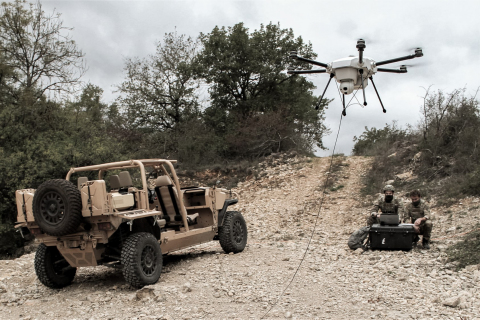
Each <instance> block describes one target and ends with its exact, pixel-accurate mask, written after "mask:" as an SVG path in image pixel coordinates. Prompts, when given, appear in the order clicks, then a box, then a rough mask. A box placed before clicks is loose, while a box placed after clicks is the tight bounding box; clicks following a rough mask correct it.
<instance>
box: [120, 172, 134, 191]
mask: <svg viewBox="0 0 480 320" xmlns="http://www.w3.org/2000/svg"><path fill="white" fill-rule="evenodd" d="M118 178H119V180H120V188H119V189H118V192H119V193H127V192H128V188H129V187H132V186H133V182H132V178H131V177H130V173H129V172H128V171H122V172H120V173H119V174H118Z"/></svg>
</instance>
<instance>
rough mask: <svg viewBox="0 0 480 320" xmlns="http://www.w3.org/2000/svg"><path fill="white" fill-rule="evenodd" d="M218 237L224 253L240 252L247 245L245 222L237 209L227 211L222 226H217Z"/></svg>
mask: <svg viewBox="0 0 480 320" xmlns="http://www.w3.org/2000/svg"><path fill="white" fill-rule="evenodd" d="M218 239H219V240H220V245H221V246H222V249H223V251H225V252H226V253H230V252H233V253H237V252H242V251H243V249H245V246H246V245H247V224H246V223H245V219H243V216H242V214H241V213H240V212H238V211H227V212H226V213H225V218H224V220H223V226H221V227H220V228H218Z"/></svg>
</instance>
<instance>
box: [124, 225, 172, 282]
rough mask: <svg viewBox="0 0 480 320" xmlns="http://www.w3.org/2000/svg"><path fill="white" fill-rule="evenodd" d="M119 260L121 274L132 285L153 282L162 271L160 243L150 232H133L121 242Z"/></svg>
mask: <svg viewBox="0 0 480 320" xmlns="http://www.w3.org/2000/svg"><path fill="white" fill-rule="evenodd" d="M121 262H122V265H123V276H124V278H125V280H126V281H127V282H128V283H129V284H130V285H131V286H132V287H135V288H141V287H143V286H146V285H149V284H154V283H156V282H157V281H158V279H159V278H160V274H161V273H162V263H163V257H162V250H161V249H160V244H159V243H158V241H157V239H156V238H155V237H154V235H153V234H151V233H148V232H138V233H134V234H132V235H131V236H129V237H128V238H127V240H125V242H124V243H123V247H122V254H121Z"/></svg>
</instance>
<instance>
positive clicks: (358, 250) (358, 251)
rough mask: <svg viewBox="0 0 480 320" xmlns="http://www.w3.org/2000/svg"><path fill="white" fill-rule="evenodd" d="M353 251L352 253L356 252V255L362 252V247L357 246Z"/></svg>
mask: <svg viewBox="0 0 480 320" xmlns="http://www.w3.org/2000/svg"><path fill="white" fill-rule="evenodd" d="M353 253H354V254H358V255H360V254H362V253H363V249H362V248H358V249H357V250H355V251H354V252H353Z"/></svg>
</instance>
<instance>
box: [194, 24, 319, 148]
mask: <svg viewBox="0 0 480 320" xmlns="http://www.w3.org/2000/svg"><path fill="white" fill-rule="evenodd" d="M200 39H201V41H202V44H203V46H204V50H203V51H202V52H200V54H199V56H198V58H197V68H198V69H197V72H198V73H199V75H200V76H201V77H203V78H204V79H205V80H206V82H207V83H208V84H210V89H209V90H210V97H211V106H210V107H208V108H207V109H206V110H205V113H204V118H205V121H206V123H207V124H209V125H210V126H211V127H212V128H214V129H215V131H216V133H217V135H221V136H225V137H226V139H227V143H229V142H228V141H230V142H231V143H232V146H231V147H230V148H228V149H229V150H227V153H229V155H230V156H236V155H239V154H243V155H249V154H250V155H262V154H268V153H270V152H275V151H285V150H286V149H289V148H297V149H299V150H301V151H307V152H309V151H312V150H313V149H314V147H315V146H316V147H320V148H323V144H322V136H323V134H324V133H325V132H326V128H325V126H324V125H323V115H324V110H323V109H324V107H325V106H326V104H327V101H326V100H325V101H323V103H322V108H321V109H320V111H318V112H317V111H315V110H314V108H313V106H314V105H315V100H316V97H315V96H313V94H312V90H313V89H314V88H315V87H314V85H313V83H311V82H309V81H307V80H306V78H305V77H297V76H288V75H287V74H286V70H287V67H288V66H290V65H292V64H293V65H294V66H295V67H297V68H298V67H300V66H301V67H303V68H305V69H308V68H310V66H308V65H304V64H302V63H301V62H292V60H291V59H289V53H290V51H293V50H296V51H298V52H299V53H300V54H301V55H302V56H304V57H307V58H310V59H314V58H315V57H316V54H315V53H313V50H312V46H311V44H305V43H304V41H303V39H302V38H301V37H298V38H295V37H294V33H293V30H292V29H281V28H280V25H279V24H272V23H270V24H268V25H266V26H264V25H261V26H260V29H258V30H255V31H254V32H252V33H250V32H249V30H248V28H246V27H245V26H244V25H243V23H238V24H236V25H235V26H233V27H228V28H225V27H222V28H218V27H215V28H214V29H213V30H212V32H211V33H209V34H201V35H200ZM274 113H275V114H280V115H281V118H278V117H275V116H273V114H274ZM272 116H273V117H272ZM264 120H268V121H264ZM252 126H254V127H252ZM262 126H264V127H263V128H262ZM255 132H257V133H258V134H257V133H255ZM260 132H261V134H260ZM245 135H248V136H250V137H251V138H252V139H254V140H250V141H245V144H242V143H240V142H241V141H242V139H243V138H242V137H244V136H245ZM255 137H256V138H255ZM287 142H288V143H287ZM239 143H240V144H239Z"/></svg>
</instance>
